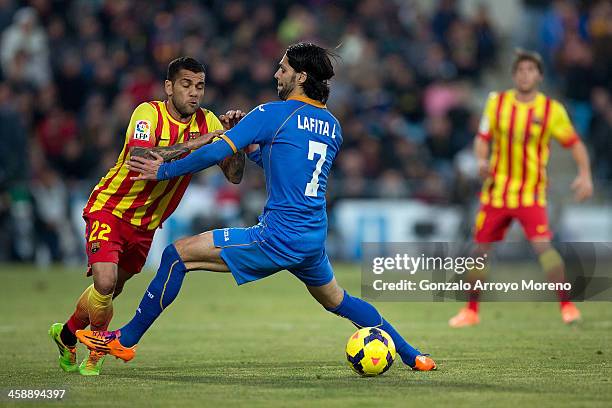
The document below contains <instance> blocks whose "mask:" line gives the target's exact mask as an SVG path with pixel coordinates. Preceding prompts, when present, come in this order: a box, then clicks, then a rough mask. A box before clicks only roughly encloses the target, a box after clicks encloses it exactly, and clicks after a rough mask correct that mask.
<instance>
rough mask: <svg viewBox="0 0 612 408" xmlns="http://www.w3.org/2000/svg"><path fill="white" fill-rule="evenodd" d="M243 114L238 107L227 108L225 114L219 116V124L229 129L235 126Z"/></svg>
mask: <svg viewBox="0 0 612 408" xmlns="http://www.w3.org/2000/svg"><path fill="white" fill-rule="evenodd" d="M245 115H246V113H244V112H243V111H241V110H240V109H238V110H228V111H227V112H226V113H225V115H221V116H219V120H220V121H221V124H222V125H223V128H224V129H225V130H230V129H231V128H233V127H234V126H236V123H238V122H240V119H242V118H244V116H245Z"/></svg>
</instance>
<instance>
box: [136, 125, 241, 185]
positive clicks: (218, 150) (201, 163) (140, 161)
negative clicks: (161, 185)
mask: <svg viewBox="0 0 612 408" xmlns="http://www.w3.org/2000/svg"><path fill="white" fill-rule="evenodd" d="M221 137H222V138H223V140H220V141H218V142H216V143H212V144H210V145H208V146H206V147H203V148H201V149H197V150H196V151H194V152H193V153H191V154H190V155H189V156H187V157H184V158H182V159H179V160H175V161H173V162H170V163H164V158H163V157H162V156H160V155H159V154H158V153H155V152H151V155H152V156H153V157H154V159H153V160H151V159H147V158H145V157H139V156H136V157H132V158H130V161H129V162H128V169H130V170H132V171H136V172H138V173H140V175H138V176H137V177H132V178H131V179H132V180H169V179H171V178H174V177H178V176H184V175H186V174H193V173H197V172H198V171H200V170H204V169H206V168H208V167H210V166H212V165H214V164H217V163H218V162H220V161H221V160H223V159H224V158H226V157H227V156H231V155H232V154H235V153H237V150H236V147H235V145H234V144H233V142H232V141H231V140H229V139H228V138H227V136H225V135H221Z"/></svg>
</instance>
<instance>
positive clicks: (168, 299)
mask: <svg viewBox="0 0 612 408" xmlns="http://www.w3.org/2000/svg"><path fill="white" fill-rule="evenodd" d="M186 273H187V268H185V264H184V263H183V261H182V260H181V258H180V256H179V254H178V252H177V251H176V248H175V247H174V245H172V244H170V245H168V246H167V247H166V249H164V253H163V254H162V259H161V263H160V264H159V269H158V270H157V274H156V275H155V278H153V280H152V281H151V283H150V284H149V287H148V288H147V291H146V293H145V294H144V296H143V297H142V300H141V301H140V305H139V306H138V309H137V310H136V314H135V315H134V317H133V318H132V320H130V322H129V323H128V324H126V325H125V326H123V327H122V328H121V329H120V330H121V338H120V342H121V344H122V345H124V346H125V347H132V346H133V345H134V344H136V343H138V342H139V341H140V338H141V337H142V336H143V335H144V334H145V332H146V331H147V330H148V329H149V327H151V325H152V324H153V322H154V321H155V319H157V317H158V316H159V315H160V314H161V312H162V311H163V310H164V309H165V308H167V307H168V306H169V305H170V303H172V302H173V301H174V299H176V296H177V295H178V293H179V290H180V289H181V285H182V284H183V279H184V278H185V274H186Z"/></svg>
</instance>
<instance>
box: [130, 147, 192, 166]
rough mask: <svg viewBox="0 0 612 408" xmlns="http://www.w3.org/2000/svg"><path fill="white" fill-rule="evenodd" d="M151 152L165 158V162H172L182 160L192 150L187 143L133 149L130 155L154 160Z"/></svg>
mask: <svg viewBox="0 0 612 408" xmlns="http://www.w3.org/2000/svg"><path fill="white" fill-rule="evenodd" d="M150 152H155V153H157V154H159V155H160V156H161V157H163V158H164V162H170V161H172V160H175V159H178V158H180V157H181V156H182V155H184V154H185V153H189V152H190V149H189V147H187V144H186V143H179V144H176V145H173V146H156V147H136V146H135V147H132V148H131V149H130V155H131V156H132V157H135V156H140V157H146V158H149V159H151V158H153V156H151V154H150Z"/></svg>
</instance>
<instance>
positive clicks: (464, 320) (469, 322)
mask: <svg viewBox="0 0 612 408" xmlns="http://www.w3.org/2000/svg"><path fill="white" fill-rule="evenodd" d="M478 323H480V317H478V313H477V312H475V311H473V310H472V309H468V308H467V307H464V308H463V309H461V310H459V313H457V315H456V316H454V317H452V318H451V319H450V320H449V321H448V325H449V326H450V327H453V328H459V327H469V326H476V325H477V324H478Z"/></svg>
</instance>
